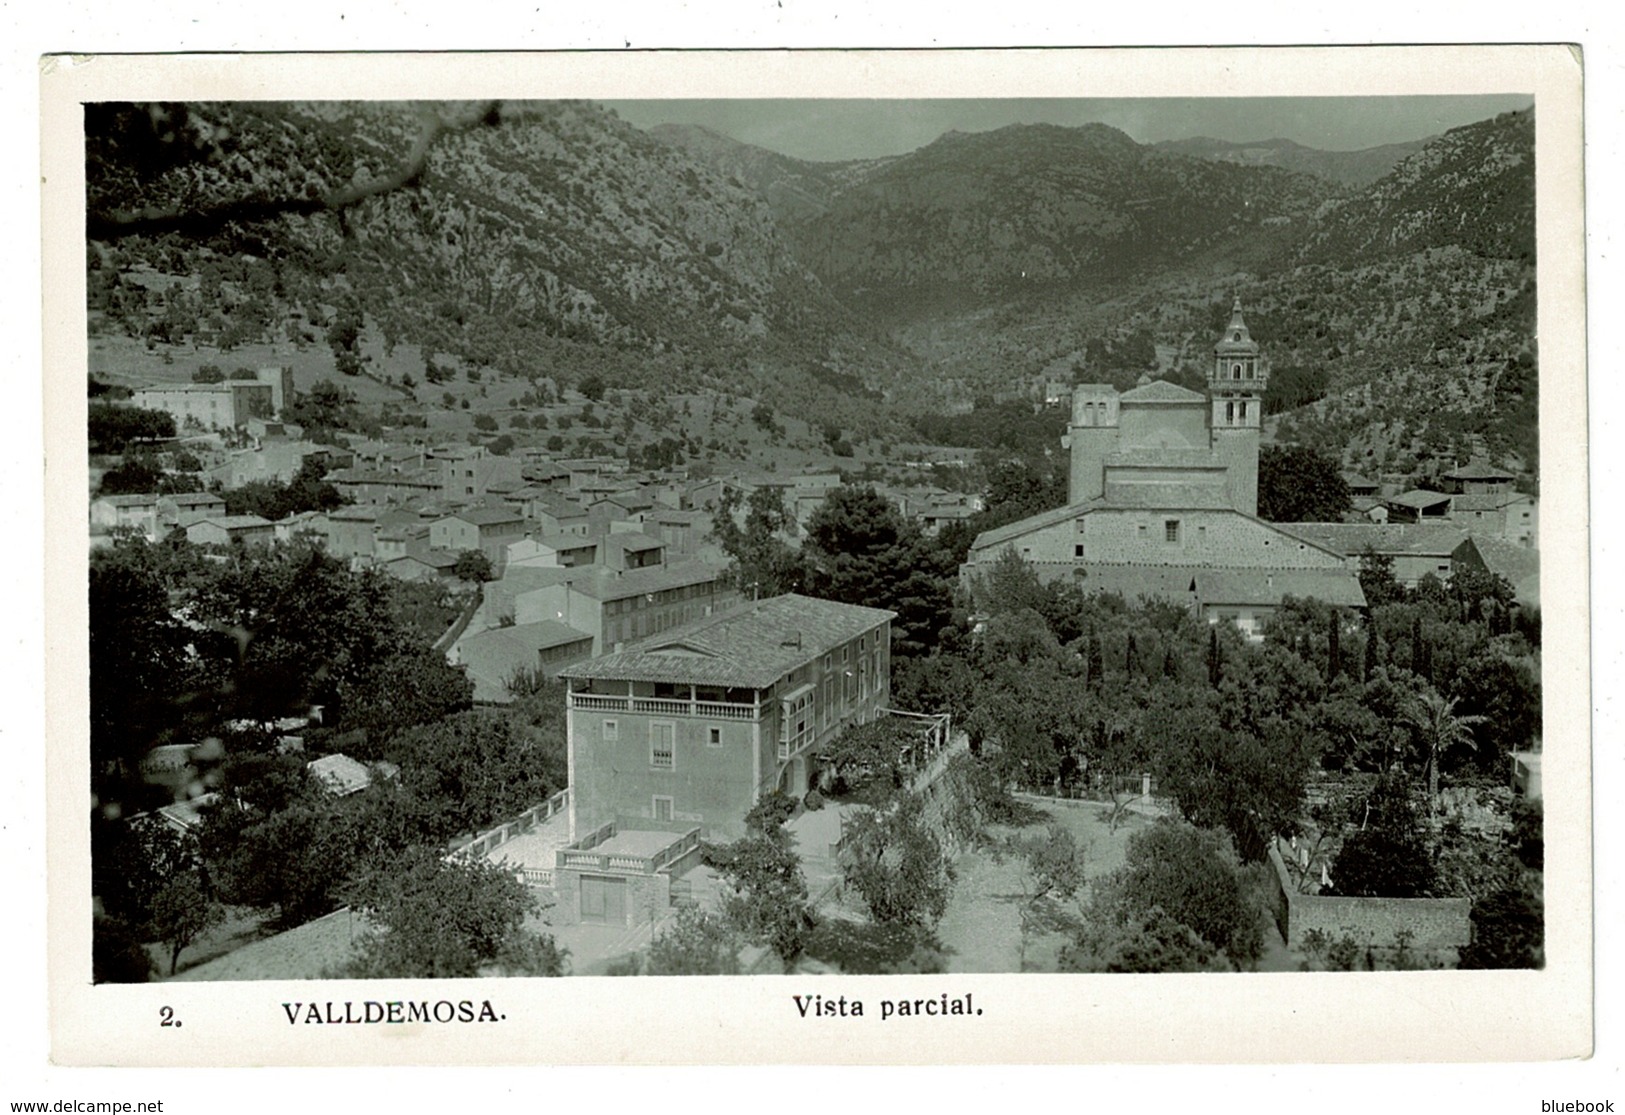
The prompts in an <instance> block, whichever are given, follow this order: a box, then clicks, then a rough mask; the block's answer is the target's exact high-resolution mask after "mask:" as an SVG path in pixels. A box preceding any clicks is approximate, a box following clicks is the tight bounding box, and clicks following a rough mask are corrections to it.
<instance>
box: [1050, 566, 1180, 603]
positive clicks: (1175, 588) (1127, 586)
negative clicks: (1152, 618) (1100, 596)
mask: <svg viewBox="0 0 1625 1115" xmlns="http://www.w3.org/2000/svg"><path fill="white" fill-rule="evenodd" d="M1075 568H1077V569H1081V570H1083V575H1082V576H1081V577H1080V576H1078V575H1077V574H1076V573H1074V575H1073V578H1072V583H1073V584H1074V585H1076V586H1077V587H1078V588H1079V589H1081V590H1083V592H1085V593H1089V594H1093V593H1097V592H1106V593H1115V594H1116V595H1118V596H1121V597H1122V598H1123V599H1124V600H1126V601H1128V602H1130V603H1133V602H1134V601H1136V600H1138V599H1139V598H1140V597H1142V596H1149V597H1154V598H1173V599H1184V600H1188V599H1189V598H1190V595H1191V586H1192V584H1193V582H1194V581H1195V578H1196V572H1197V571H1196V570H1195V569H1192V568H1190V567H1188V566H1187V567H1184V568H1180V567H1173V566H1167V565H1101V564H1097V563H1091V564H1089V565H1084V566H1077V567H1075Z"/></svg>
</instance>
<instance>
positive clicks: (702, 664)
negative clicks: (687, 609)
mask: <svg viewBox="0 0 1625 1115" xmlns="http://www.w3.org/2000/svg"><path fill="white" fill-rule="evenodd" d="M895 616H896V613H895V612H889V611H883V610H882V609H879V608H865V607H861V606H859V605H856V604H837V603H836V602H834V601H832V600H818V599H815V598H813V597H810V596H801V595H798V594H795V593H791V594H789V595H786V596H775V597H773V598H772V599H770V600H762V601H758V602H756V603H752V604H744V605H741V606H740V607H738V608H735V609H733V610H731V611H728V612H724V613H721V614H719V615H714V616H709V617H707V618H705V619H702V620H698V621H696V622H694V623H692V624H689V625H687V626H685V627H680V628H677V629H676V630H674V631H669V632H667V633H666V634H664V635H662V636H659V637H657V638H655V639H650V640H647V641H645V642H643V643H640V644H639V645H638V646H637V647H636V648H634V649H632V650H627V651H622V652H620V653H619V654H609V655H605V656H603V657H602V658H594V659H592V660H591V661H589V662H582V663H579V664H577V665H574V666H570V667H567V668H566V669H564V670H561V671H559V676H560V677H565V678H582V679H587V678H600V679H604V680H622V681H627V680H630V681H663V682H672V683H675V684H684V683H687V684H692V685H721V686H732V687H738V688H747V689H765V688H767V687H768V686H770V685H772V684H773V683H774V682H775V681H777V680H778V679H779V678H781V677H783V676H784V675H785V674H787V673H789V672H790V671H791V670H793V669H795V668H796V667H797V666H801V665H803V664H805V663H807V662H811V661H812V660H813V659H815V658H817V657H819V656H820V655H822V654H824V653H825V652H826V651H829V650H830V649H832V648H834V647H837V646H839V645H841V644H842V643H845V642H848V641H850V640H852V639H855V638H857V637H858V636H859V635H861V634H863V633H864V632H866V631H869V630H872V629H873V628H875V627H878V626H880V625H881V624H882V623H885V622H886V621H887V620H890V619H893V618H895Z"/></svg>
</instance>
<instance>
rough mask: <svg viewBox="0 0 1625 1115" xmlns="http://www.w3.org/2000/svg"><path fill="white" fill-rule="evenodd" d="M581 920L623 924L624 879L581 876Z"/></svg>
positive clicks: (624, 910)
mask: <svg viewBox="0 0 1625 1115" xmlns="http://www.w3.org/2000/svg"><path fill="white" fill-rule="evenodd" d="M581 920H582V921H584V922H590V923H592V924H594V925H625V924H626V880H625V879H612V878H608V877H607V876H603V875H583V876H581Z"/></svg>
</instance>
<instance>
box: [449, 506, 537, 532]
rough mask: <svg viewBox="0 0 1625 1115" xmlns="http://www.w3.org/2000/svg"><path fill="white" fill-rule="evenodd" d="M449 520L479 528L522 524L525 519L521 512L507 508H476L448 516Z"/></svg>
mask: <svg viewBox="0 0 1625 1115" xmlns="http://www.w3.org/2000/svg"><path fill="white" fill-rule="evenodd" d="M446 517H447V518H448V519H461V520H462V521H463V522H465V523H471V524H473V525H474V526H477V527H489V526H497V525H499V524H502V523H522V522H524V521H525V517H524V516H523V515H521V514H520V513H519V512H517V511H514V510H512V509H511V508H506V507H476V508H473V509H472V510H469V511H458V512H457V513H455V514H453V515H448V516H446Z"/></svg>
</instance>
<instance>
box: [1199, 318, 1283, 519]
mask: <svg viewBox="0 0 1625 1115" xmlns="http://www.w3.org/2000/svg"><path fill="white" fill-rule="evenodd" d="M1268 384H1269V369H1268V367H1267V366H1266V365H1265V364H1264V361H1263V360H1262V359H1261V357H1260V356H1259V352H1258V342H1257V341H1255V340H1253V337H1252V334H1251V333H1249V332H1248V330H1247V321H1246V319H1245V318H1244V317H1243V316H1242V313H1241V298H1240V297H1239V296H1238V297H1237V298H1236V300H1235V303H1234V304H1233V305H1232V306H1231V307H1230V324H1229V325H1226V326H1225V327H1224V334H1223V335H1222V336H1221V337H1220V338H1219V341H1218V343H1217V344H1215V345H1214V346H1213V367H1212V369H1211V370H1210V371H1209V372H1208V376H1207V389H1208V400H1209V404H1210V406H1211V412H1210V413H1211V417H1210V418H1209V422H1208V426H1209V429H1210V430H1211V432H1212V436H1213V448H1214V449H1215V450H1216V451H1218V452H1219V453H1221V454H1222V455H1223V457H1224V458H1225V460H1226V462H1227V463H1228V465H1229V470H1230V480H1229V484H1228V487H1229V489H1230V496H1231V505H1232V506H1234V507H1235V508H1236V509H1237V510H1239V511H1245V512H1247V514H1249V515H1256V514H1257V513H1258V436H1259V427H1260V424H1261V422H1262V420H1263V417H1264V388H1265V387H1266V386H1268Z"/></svg>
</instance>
